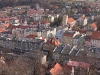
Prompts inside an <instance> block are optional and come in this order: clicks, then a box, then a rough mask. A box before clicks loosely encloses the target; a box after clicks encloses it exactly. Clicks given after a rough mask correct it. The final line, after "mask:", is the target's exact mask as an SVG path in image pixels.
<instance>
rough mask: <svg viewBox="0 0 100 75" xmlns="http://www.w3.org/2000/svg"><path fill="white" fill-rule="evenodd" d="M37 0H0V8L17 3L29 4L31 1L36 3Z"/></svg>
mask: <svg viewBox="0 0 100 75" xmlns="http://www.w3.org/2000/svg"><path fill="white" fill-rule="evenodd" d="M36 2H37V0H0V8H3V7H7V6H11V7H14V6H18V5H29V4H32V3H36Z"/></svg>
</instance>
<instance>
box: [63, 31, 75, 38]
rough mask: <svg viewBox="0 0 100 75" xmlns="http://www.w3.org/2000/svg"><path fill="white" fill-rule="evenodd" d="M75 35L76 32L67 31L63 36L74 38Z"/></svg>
mask: <svg viewBox="0 0 100 75" xmlns="http://www.w3.org/2000/svg"><path fill="white" fill-rule="evenodd" d="M74 33H75V32H74V31H67V32H65V33H64V34H63V36H68V37H73V35H74Z"/></svg>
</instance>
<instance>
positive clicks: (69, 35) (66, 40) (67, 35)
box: [62, 31, 79, 46]
mask: <svg viewBox="0 0 100 75" xmlns="http://www.w3.org/2000/svg"><path fill="white" fill-rule="evenodd" d="M77 34H79V32H76V31H65V32H64V34H63V39H62V43H63V44H66V45H68V44H69V45H71V46H72V45H73V37H74V36H75V35H77Z"/></svg>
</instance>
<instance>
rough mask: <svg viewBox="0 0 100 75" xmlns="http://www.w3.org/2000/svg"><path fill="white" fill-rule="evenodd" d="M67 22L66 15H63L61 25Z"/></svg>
mask: <svg viewBox="0 0 100 75" xmlns="http://www.w3.org/2000/svg"><path fill="white" fill-rule="evenodd" d="M67 22H68V15H64V16H63V21H62V24H63V25H67Z"/></svg>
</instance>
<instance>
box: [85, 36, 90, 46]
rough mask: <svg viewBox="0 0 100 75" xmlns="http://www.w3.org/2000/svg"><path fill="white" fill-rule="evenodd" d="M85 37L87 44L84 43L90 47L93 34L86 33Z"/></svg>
mask: <svg viewBox="0 0 100 75" xmlns="http://www.w3.org/2000/svg"><path fill="white" fill-rule="evenodd" d="M84 38H85V44H84V45H85V46H88V47H90V45H91V44H90V40H91V36H88V35H86V36H85V37H84Z"/></svg>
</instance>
